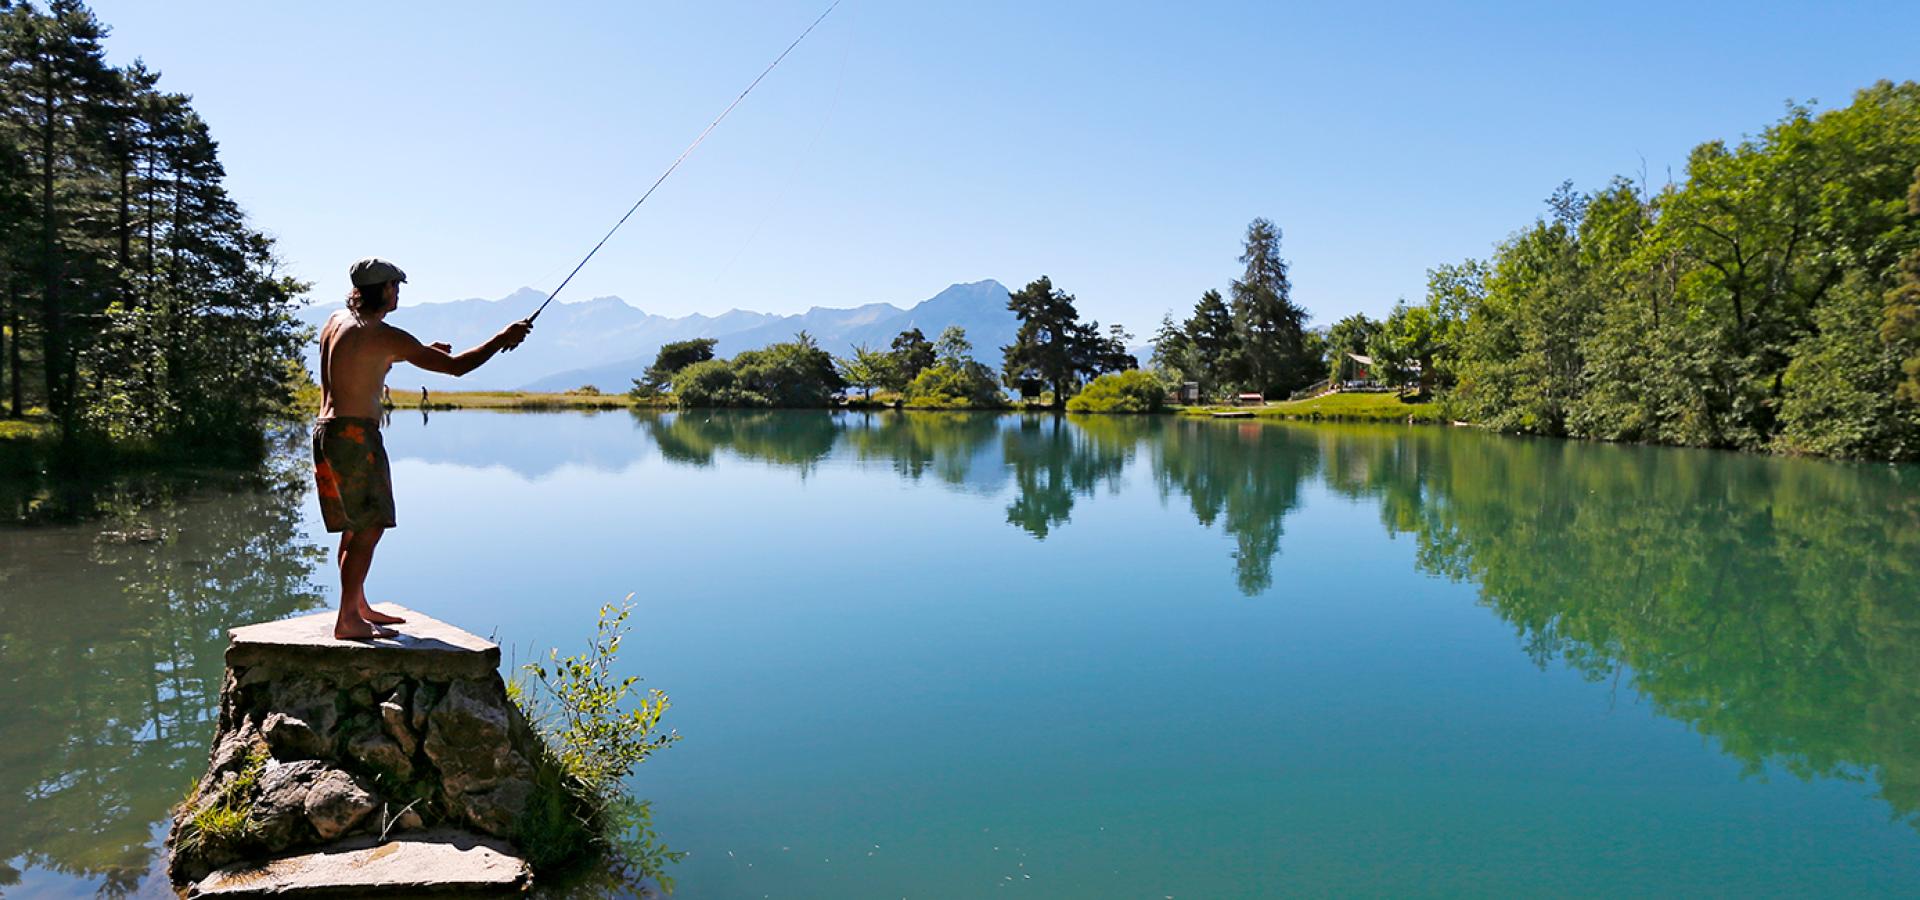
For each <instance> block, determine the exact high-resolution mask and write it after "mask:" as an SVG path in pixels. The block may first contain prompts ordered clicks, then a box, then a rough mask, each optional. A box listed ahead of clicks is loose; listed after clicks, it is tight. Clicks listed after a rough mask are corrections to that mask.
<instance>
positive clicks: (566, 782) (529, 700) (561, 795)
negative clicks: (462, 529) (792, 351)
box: [508, 364, 700, 892]
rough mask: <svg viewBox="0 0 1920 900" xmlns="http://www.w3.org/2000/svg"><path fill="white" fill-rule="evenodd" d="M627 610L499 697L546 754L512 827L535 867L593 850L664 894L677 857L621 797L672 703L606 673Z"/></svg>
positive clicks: (657, 743)
mask: <svg viewBox="0 0 1920 900" xmlns="http://www.w3.org/2000/svg"><path fill="white" fill-rule="evenodd" d="M696 365H700V364H696ZM631 599H632V595H628V600H629V601H630V600H631ZM632 612H633V605H632V604H631V603H628V604H626V605H622V606H617V607H616V606H613V605H611V604H609V605H607V606H603V607H601V608H600V624H599V628H598V631H597V633H596V635H595V637H594V640H593V641H592V642H591V643H590V644H589V645H588V647H587V649H586V650H585V651H584V652H582V653H577V654H574V655H572V656H566V657H562V656H561V655H560V652H559V651H558V650H550V651H548V653H547V660H546V662H544V663H527V664H526V665H523V666H521V667H520V669H521V672H522V673H523V677H522V678H521V679H516V680H515V681H514V683H513V684H511V685H510V686H509V689H508V696H510V697H511V698H512V699H513V701H514V703H515V704H517V705H518V706H519V707H520V710H521V712H522V713H523V714H524V715H525V716H526V718H527V721H528V722H529V723H530V724H531V725H532V726H533V728H534V729H535V730H536V731H537V732H538V733H539V734H540V737H541V738H542V743H543V747H544V750H545V751H546V752H545V755H544V757H543V758H542V759H541V760H539V761H538V763H537V764H536V772H535V785H536V792H535V795H534V796H533V797H531V798H529V800H528V803H527V809H526V813H525V815H523V816H522V818H521V820H520V822H519V823H518V825H519V827H518V834H519V843H520V846H521V849H522V850H523V851H524V852H525V853H526V854H527V861H528V862H530V863H532V864H533V865H534V867H535V869H548V870H551V869H553V868H557V867H560V866H562V865H565V864H566V863H568V862H572V861H574V860H576V859H578V858H580V857H581V856H582V855H584V853H585V852H586V851H588V850H599V851H601V852H602V853H603V854H605V856H606V859H607V861H608V862H609V863H610V864H611V865H612V866H613V868H614V869H615V870H620V869H628V870H631V872H632V874H634V875H636V876H640V877H644V878H651V879H654V880H656V881H658V882H660V884H661V885H662V886H663V887H665V888H666V889H667V890H668V892H671V891H672V887H673V881H672V879H671V878H669V877H668V876H667V875H666V873H665V871H664V868H665V864H667V863H672V862H678V861H679V860H680V858H681V856H682V854H680V853H676V852H674V851H671V850H668V849H666V847H665V846H663V845H661V844H660V843H659V841H658V839H657V837H656V836H655V835H654V834H653V830H652V823H651V818H650V814H651V810H650V808H649V807H648V805H647V804H646V803H645V802H644V801H639V800H635V799H634V798H633V797H632V796H631V795H630V794H629V793H628V791H627V787H626V779H627V778H628V776H630V775H632V774H633V770H634V769H635V768H637V767H638V766H639V765H640V764H641V763H643V762H645V761H646V760H647V757H648V756H650V755H652V754H653V753H654V752H655V751H657V750H662V749H665V748H666V747H667V746H669V745H671V744H672V743H673V742H674V741H677V740H679V739H680V735H679V734H678V733H677V732H673V731H668V732H667V733H666V734H658V733H656V732H657V730H658V728H659V726H660V717H661V715H662V714H664V713H665V712H666V711H667V708H668V707H669V706H670V705H671V704H670V703H669V702H668V699H667V695H666V694H665V693H664V692H662V691H659V690H649V691H647V693H646V696H645V697H642V698H640V699H639V701H638V703H637V704H630V703H629V702H628V701H629V697H630V695H631V694H632V693H633V690H634V685H636V684H638V683H639V681H640V679H639V678H638V677H635V676H628V677H626V678H620V677H617V676H615V675H614V674H613V663H614V659H615V657H617V656H618V655H619V653H620V644H621V642H622V641H623V640H624V639H625V638H626V635H627V632H628V630H629V629H630V626H629V625H628V624H627V618H628V617H629V616H630V615H631V614H632ZM535 688H538V689H539V691H538V692H537V693H536V690H535Z"/></svg>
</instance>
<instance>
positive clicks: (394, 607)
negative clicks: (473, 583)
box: [227, 603, 500, 678]
mask: <svg viewBox="0 0 1920 900" xmlns="http://www.w3.org/2000/svg"><path fill="white" fill-rule="evenodd" d="M374 609H377V610H379V611H381V612H383V613H387V614H388V615H394V616H400V617H402V618H404V619H406V620H407V621H406V624H404V625H400V626H397V628H396V630H398V631H399V632H400V634H398V635H396V636H394V637H391V638H374V639H370V640H364V641H343V640H340V639H339V638H336V637H334V636H333V620H334V612H333V611H332V610H328V611H326V612H317V613H314V614H312V615H308V616H296V617H294V618H291V619H281V620H280V621H278V622H263V623H261V624H259V625H243V626H241V627H239V628H235V629H233V630H231V631H229V632H227V634H228V637H229V638H231V640H230V641H229V642H228V644H227V667H228V668H230V669H231V668H235V667H239V668H251V667H253V666H258V665H261V664H263V663H271V664H272V665H275V666H280V667H287V666H316V667H320V668H328V669H376V670H378V671H379V672H382V673H390V674H394V675H404V676H411V677H415V678H419V677H423V676H431V677H439V678H485V677H486V676H488V675H491V674H493V673H494V672H495V671H497V670H499V668H500V645H498V644H495V643H494V642H492V641H489V640H487V639H485V638H482V637H478V636H476V635H473V634H470V633H468V632H467V631H465V630H463V629H461V628H458V627H455V626H453V625H449V624H447V623H445V622H442V621H440V620H439V619H436V618H433V617H432V616H429V615H426V614H424V613H420V612H415V611H414V610H411V609H408V608H406V607H404V606H400V605H398V604H394V603H376V604H374Z"/></svg>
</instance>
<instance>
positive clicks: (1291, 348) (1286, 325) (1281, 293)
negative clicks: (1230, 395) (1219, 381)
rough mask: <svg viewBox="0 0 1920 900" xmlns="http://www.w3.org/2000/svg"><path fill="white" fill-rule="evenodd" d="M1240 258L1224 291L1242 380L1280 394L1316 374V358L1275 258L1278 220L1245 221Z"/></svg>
mask: <svg viewBox="0 0 1920 900" xmlns="http://www.w3.org/2000/svg"><path fill="white" fill-rule="evenodd" d="M1240 262H1241V263H1243V264H1245V266H1246V269H1245V271H1244V272H1242V273H1241V276H1240V277H1239V278H1238V279H1235V280H1234V281H1233V283H1232V284H1231V285H1230V286H1229V287H1230V290H1229V293H1230V294H1231V295H1232V298H1233V303H1232V310H1233V325H1234V330H1235V332H1236V333H1237V334H1238V336H1239V339H1240V340H1239V343H1240V349H1241V354H1242V361H1243V369H1242V372H1241V373H1240V374H1241V376H1242V379H1243V381H1242V384H1244V385H1245V386H1246V387H1248V388H1250V389H1252V390H1255V391H1259V392H1261V393H1264V394H1266V395H1268V396H1280V397H1284V396H1286V395H1287V394H1288V393H1290V392H1292V391H1293V390H1295V389H1297V388H1301V387H1305V386H1306V385H1307V384H1308V383H1310V382H1312V381H1313V380H1314V379H1315V378H1317V377H1318V372H1319V369H1320V368H1321V366H1320V362H1321V360H1320V359H1319V358H1318V357H1316V356H1314V355H1313V354H1311V353H1310V352H1309V349H1308V347H1307V345H1306V339H1305V331H1306V321H1307V312H1306V310H1304V309H1301V308H1300V306H1299V305H1297V304H1295V303H1294V302H1293V285H1292V282H1291V281H1289V280H1288V278H1287V262H1286V260H1283V259H1281V258H1280V228H1279V226H1277V225H1274V224H1273V223H1272V222H1270V221H1268V220H1266V219H1258V218H1257V219H1254V220H1253V221H1252V222H1250V223H1248V225H1247V237H1246V246H1245V249H1244V250H1243V251H1242V252H1241V254H1240Z"/></svg>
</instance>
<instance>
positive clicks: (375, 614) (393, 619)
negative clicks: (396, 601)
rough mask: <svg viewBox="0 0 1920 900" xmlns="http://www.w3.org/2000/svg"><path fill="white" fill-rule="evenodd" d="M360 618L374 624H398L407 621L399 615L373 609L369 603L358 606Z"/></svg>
mask: <svg viewBox="0 0 1920 900" xmlns="http://www.w3.org/2000/svg"><path fill="white" fill-rule="evenodd" d="M360 618H362V619H365V620H367V621H369V622H372V623H373V624H375V625H399V624H402V623H404V622H406V621H407V620H406V619H403V618H401V617H399V616H390V615H387V614H386V613H383V612H381V611H379V610H377V609H374V608H373V606H372V605H371V604H369V605H366V606H362V607H360Z"/></svg>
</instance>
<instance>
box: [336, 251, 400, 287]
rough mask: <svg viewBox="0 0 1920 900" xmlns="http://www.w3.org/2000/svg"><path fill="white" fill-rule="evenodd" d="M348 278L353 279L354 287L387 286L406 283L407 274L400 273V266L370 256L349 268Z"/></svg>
mask: <svg viewBox="0 0 1920 900" xmlns="http://www.w3.org/2000/svg"><path fill="white" fill-rule="evenodd" d="M347 277H348V278H351V279H353V286H354V287H366V286H368V285H373V284H386V283H387V282H389V281H406V280H407V273H405V272H402V271H400V267H399V266H396V265H394V264H393V263H390V262H387V261H386V260H384V259H381V258H380V257H378V256H369V257H367V258H366V259H363V260H360V261H359V262H356V263H354V264H353V265H352V266H351V267H350V268H348V269H347Z"/></svg>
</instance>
